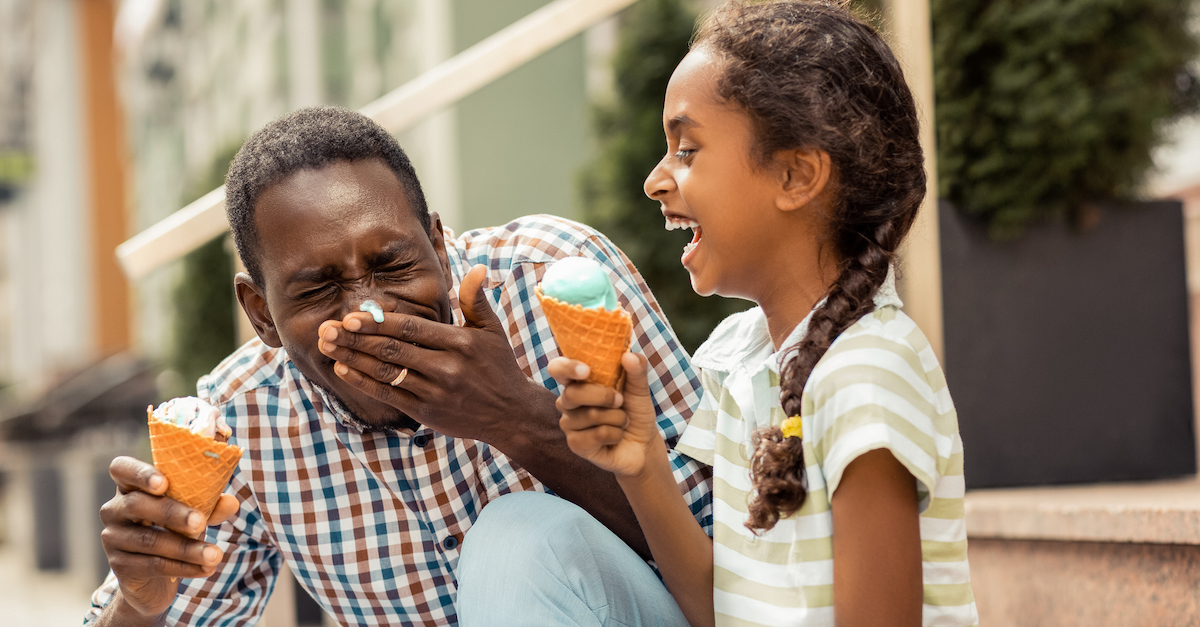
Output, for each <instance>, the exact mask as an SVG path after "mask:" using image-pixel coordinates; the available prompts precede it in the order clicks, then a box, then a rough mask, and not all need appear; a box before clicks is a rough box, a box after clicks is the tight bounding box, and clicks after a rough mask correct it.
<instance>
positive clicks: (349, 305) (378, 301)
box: [346, 289, 399, 313]
mask: <svg viewBox="0 0 1200 627" xmlns="http://www.w3.org/2000/svg"><path fill="white" fill-rule="evenodd" d="M364 305H366V306H365V307H364ZM375 306H377V307H378V308H379V311H380V312H382V313H392V312H394V311H397V310H398V309H399V301H398V300H397V299H396V298H394V297H392V296H390V295H389V294H387V293H386V292H384V291H383V290H378V289H361V290H358V291H357V292H355V293H354V295H353V296H352V297H351V298H349V299H347V302H346V309H347V310H348V311H347V312H346V313H352V312H355V311H370V310H371V309H374V307H375Z"/></svg>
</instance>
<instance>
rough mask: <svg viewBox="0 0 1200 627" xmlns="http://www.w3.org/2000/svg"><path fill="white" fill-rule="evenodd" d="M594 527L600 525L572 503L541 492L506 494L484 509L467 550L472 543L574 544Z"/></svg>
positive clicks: (470, 532)
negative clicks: (568, 542) (562, 542)
mask: <svg viewBox="0 0 1200 627" xmlns="http://www.w3.org/2000/svg"><path fill="white" fill-rule="evenodd" d="M592 526H600V523H599V522H597V521H596V519H594V518H592V516H591V514H588V513H587V512H586V511H584V510H583V508H581V507H579V506H578V505H575V504H574V503H571V502H570V501H566V500H564V499H560V498H558V497H556V496H551V495H549V494H543V493H540V492H517V493H513V494H506V495H504V496H501V497H500V498H498V499H495V500H493V501H492V502H490V503H488V504H487V506H486V507H484V508H483V511H482V512H480V514H479V518H477V519H476V520H475V523H474V525H472V527H471V529H470V530H468V532H467V535H466V538H465V540H464V542H463V550H464V551H467V550H469V549H468V547H470V546H471V545H472V543H476V544H489V543H495V542H499V543H508V542H518V543H520V544H524V545H526V546H528V545H530V544H535V543H536V544H541V545H543V546H546V545H549V544H554V543H556V542H558V541H572V540H573V539H576V538H578V537H579V535H580V533H581V532H585V531H586V530H589V529H590V528H591V527H592Z"/></svg>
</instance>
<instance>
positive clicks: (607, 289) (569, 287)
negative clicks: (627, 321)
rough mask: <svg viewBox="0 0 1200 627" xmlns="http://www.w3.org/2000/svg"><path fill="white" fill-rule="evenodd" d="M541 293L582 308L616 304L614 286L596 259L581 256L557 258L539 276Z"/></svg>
mask: <svg viewBox="0 0 1200 627" xmlns="http://www.w3.org/2000/svg"><path fill="white" fill-rule="evenodd" d="M542 294H545V295H546V296H552V297H554V298H557V299H558V300H560V301H562V302H564V303H569V304H572V305H579V306H580V307H583V308H584V309H597V308H600V307H603V308H604V309H606V310H608V311H613V310H616V309H618V308H619V307H620V304H619V303H618V302H617V290H615V289H613V284H612V281H610V280H608V273H607V272H605V271H604V268H602V267H601V266H600V264H599V263H596V262H595V261H593V260H591V259H587V258H585V257H566V258H564V259H559V260H558V261H556V262H554V264H553V265H551V266H550V269H548V270H546V275H545V276H544V277H542Z"/></svg>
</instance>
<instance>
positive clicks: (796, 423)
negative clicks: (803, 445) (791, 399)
mask: <svg viewBox="0 0 1200 627" xmlns="http://www.w3.org/2000/svg"><path fill="white" fill-rule="evenodd" d="M779 430H780V431H783V437H785V438H799V437H803V436H804V422H803V421H801V419H800V416H792V417H791V418H788V419H787V420H784V421H783V424H781V425H779Z"/></svg>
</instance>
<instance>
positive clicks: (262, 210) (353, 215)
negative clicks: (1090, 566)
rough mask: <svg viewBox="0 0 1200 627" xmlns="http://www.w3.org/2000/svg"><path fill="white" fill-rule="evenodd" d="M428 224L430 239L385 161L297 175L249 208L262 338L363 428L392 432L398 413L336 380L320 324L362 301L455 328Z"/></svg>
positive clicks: (439, 249)
mask: <svg viewBox="0 0 1200 627" xmlns="http://www.w3.org/2000/svg"><path fill="white" fill-rule="evenodd" d="M433 218H434V219H433V220H432V224H431V227H430V229H429V232H426V231H425V230H424V229H423V228H422V226H421V222H420V220H418V218H417V216H416V212H414V211H413V209H412V208H411V206H410V205H409V202H408V198H407V196H406V194H405V193H404V188H403V186H402V185H401V183H400V181H399V179H398V178H397V177H396V175H395V173H393V172H392V170H391V169H390V168H388V166H387V164H386V163H385V162H384V161H383V160H382V159H364V160H359V161H354V162H350V161H336V162H333V163H331V164H329V165H327V166H325V167H323V168H321V169H319V170H313V169H305V170H301V171H299V172H296V173H294V174H292V175H290V176H288V177H287V178H285V179H283V180H281V181H279V182H277V183H275V184H273V185H271V186H270V187H268V188H267V189H266V190H265V191H264V192H263V193H262V194H260V195H259V197H258V202H257V204H256V205H255V224H256V226H257V227H258V233H259V244H260V249H259V255H260V257H259V259H260V264H261V267H262V275H263V276H262V278H263V283H264V284H265V285H262V286H258V289H257V290H256V291H257V292H258V293H259V294H261V295H262V296H263V298H264V299H265V301H266V309H267V314H266V315H267V316H268V317H269V325H268V327H270V326H271V325H273V328H267V329H266V332H265V333H264V329H262V328H260V329H259V335H260V336H262V337H263V340H264V341H266V342H267V344H270V345H272V346H279V345H282V346H283V347H284V349H286V350H287V352H288V355H289V356H290V357H291V359H292V361H293V362H294V363H295V364H296V366H297V367H298V368H299V369H300V371H301V372H303V373H304V375H305V376H306V377H308V378H309V379H310V380H311V381H313V382H314V383H316V384H317V385H319V386H320V387H322V388H324V389H325V390H326V391H328V392H331V393H332V394H333V395H334V396H336V397H337V398H339V399H340V400H341V401H342V402H343V403H344V404H345V405H346V407H347V408H348V409H350V410H351V411H352V412H354V414H355V415H356V416H357V417H358V418H359V419H361V420H363V421H364V422H366V423H368V424H372V425H376V426H383V425H391V426H397V425H398V424H400V420H401V418H402V414H400V412H398V411H397V410H396V409H394V408H392V407H390V406H388V405H385V404H383V403H381V402H379V401H377V400H375V399H373V398H371V397H369V396H367V395H365V394H363V393H362V392H359V391H357V390H355V389H354V388H352V387H350V386H349V385H347V384H346V383H345V382H344V381H342V380H341V379H339V378H338V376H337V375H336V374H334V372H333V364H334V362H333V360H332V359H330V358H328V357H326V356H324V355H322V354H321V353H320V351H319V350H318V349H317V341H318V338H317V331H318V327H320V325H321V323H322V322H324V321H326V320H341V319H342V318H343V317H345V316H346V315H347V314H349V313H352V312H355V311H358V310H359V305H361V304H362V302H363V301H365V300H368V299H370V300H374V301H375V302H377V303H379V304H380V305H381V306H382V307H383V310H384V311H386V312H390V311H395V312H400V313H404V314H409V315H414V316H420V317H423V318H427V319H429V320H434V321H438V322H444V323H451V322H452V321H453V314H452V312H451V309H450V299H449V290H450V286H451V283H452V281H451V278H450V266H449V262H448V261H447V258H446V249H445V244H444V242H443V240H442V232H441V223H440V220H438V219H437V216H436V215H435V216H433ZM276 336H277V339H276Z"/></svg>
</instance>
